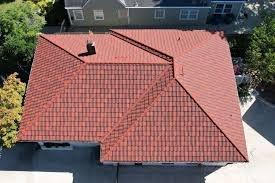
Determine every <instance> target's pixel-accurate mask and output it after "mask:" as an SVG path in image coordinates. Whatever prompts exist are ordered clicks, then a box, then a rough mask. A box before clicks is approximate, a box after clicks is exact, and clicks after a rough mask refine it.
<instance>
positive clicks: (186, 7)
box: [126, 6, 211, 9]
mask: <svg viewBox="0 0 275 183" xmlns="http://www.w3.org/2000/svg"><path fill="white" fill-rule="evenodd" d="M126 8H130V9H135V8H141V9H188V8H190V9H191V8H194V9H202V8H203V9H210V8H211V6H165V7H164V6H163V7H161V6H156V7H140V6H137V7H135V6H126Z"/></svg>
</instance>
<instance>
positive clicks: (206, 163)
mask: <svg viewBox="0 0 275 183" xmlns="http://www.w3.org/2000/svg"><path fill="white" fill-rule="evenodd" d="M102 163H103V164H109V165H117V164H120V165H134V164H135V163H141V164H142V165H144V166H146V165H157V166H167V165H168V166H169V165H171V166H196V165H199V164H201V165H204V166H225V165H226V164H228V163H238V162H115V161H103V162H102Z"/></svg>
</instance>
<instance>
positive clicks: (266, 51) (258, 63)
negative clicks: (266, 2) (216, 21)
mask: <svg viewBox="0 0 275 183" xmlns="http://www.w3.org/2000/svg"><path fill="white" fill-rule="evenodd" d="M246 62H247V64H248V72H249V74H250V76H251V77H252V81H253V82H252V87H255V86H257V85H258V84H259V83H261V82H264V83H270V82H272V81H274V80H275V14H274V13H271V14H268V15H265V16H264V19H263V22H262V23H261V25H260V26H258V27H256V28H255V29H254V30H253V33H252V35H251V38H250V43H249V46H248V49H247V52H246Z"/></svg>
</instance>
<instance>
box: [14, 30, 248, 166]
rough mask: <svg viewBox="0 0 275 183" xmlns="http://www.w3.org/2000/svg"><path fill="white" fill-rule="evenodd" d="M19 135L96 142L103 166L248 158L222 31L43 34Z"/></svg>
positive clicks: (36, 139)
mask: <svg viewBox="0 0 275 183" xmlns="http://www.w3.org/2000/svg"><path fill="white" fill-rule="evenodd" d="M91 41H93V43H92V42H91ZM18 138H19V140H20V141H24V142H39V143H40V144H42V145H43V143H49V142H50V143H52V142H55V143H56V144H55V145H57V146H58V143H60V145H61V146H63V145H64V144H65V143H67V144H71V145H72V146H74V145H85V144H88V145H99V146H100V161H101V162H103V163H104V164H116V163H121V164H135V163H142V164H145V165H148V164H166V163H169V164H173V163H174V164H178V165H184V164H188V163H198V164H206V165H211V164H212V165H217V164H222V165H224V164H226V163H233V162H246V161H248V158H247V151H246V144H245V137H244V131H243V126H242V122H241V115H240V109H239V100H238V94H237V91H236V83H235V79H234V72H233V66H232V61H231V56H230V50H229V46H228V43H227V41H226V39H225V38H224V37H223V34H222V33H221V32H216V33H215V32H207V31H199V30H192V31H183V30H172V29H169V30H161V29H151V30H150V29H146V30H138V29H132V30H122V29H120V30H118V29H116V30H111V31H110V32H109V33H106V34H92V33H90V34H53V35H45V34H42V35H41V36H40V37H39V39H38V45H37V48H36V51H35V56H34V62H33V66H32V70H31V74H30V79H29V84H28V88H27V94H26V100H25V105H24V112H23V117H22V121H21V125H20V131H19V136H18ZM48 145H49V144H46V146H48ZM87 161H88V160H87Z"/></svg>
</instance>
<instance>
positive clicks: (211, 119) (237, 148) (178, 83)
mask: <svg viewBox="0 0 275 183" xmlns="http://www.w3.org/2000/svg"><path fill="white" fill-rule="evenodd" d="M175 80H176V81H177V83H178V84H179V85H180V86H181V87H182V88H183V89H184V90H185V91H186V93H187V94H188V95H189V96H190V97H191V98H192V99H193V100H194V102H195V103H196V104H197V105H198V107H199V108H200V109H201V110H202V111H203V112H204V113H205V115H206V116H207V117H208V118H209V119H210V120H211V122H212V123H213V124H214V125H215V126H216V127H217V129H219V130H220V132H221V133H222V134H223V135H224V136H225V138H226V139H227V140H228V141H229V142H230V143H231V144H232V145H233V147H234V148H235V149H236V150H237V151H238V152H239V153H240V154H241V155H242V157H243V158H244V159H245V160H246V161H248V159H247V158H246V156H245V155H243V153H242V152H241V151H240V150H239V148H238V147H237V146H236V145H235V144H234V143H233V142H232V141H231V140H230V138H228V136H227V135H226V134H225V133H224V131H222V130H221V128H220V127H219V126H218V125H217V124H216V123H215V122H214V120H213V119H212V118H211V117H210V116H209V115H208V113H207V112H206V111H205V110H204V109H203V108H202V107H201V106H200V104H199V103H198V102H197V101H196V100H195V98H194V97H193V96H192V95H191V94H190V93H189V92H188V91H187V90H186V88H185V87H184V86H183V85H182V84H181V83H180V82H179V81H178V80H177V79H175Z"/></svg>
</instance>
